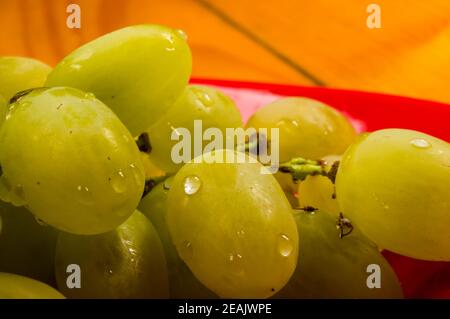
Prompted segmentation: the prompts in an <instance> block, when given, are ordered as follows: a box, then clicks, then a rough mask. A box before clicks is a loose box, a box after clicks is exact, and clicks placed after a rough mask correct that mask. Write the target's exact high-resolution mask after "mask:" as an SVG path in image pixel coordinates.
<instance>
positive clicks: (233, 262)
mask: <svg viewBox="0 0 450 319" xmlns="http://www.w3.org/2000/svg"><path fill="white" fill-rule="evenodd" d="M227 262H228V265H229V267H230V269H231V271H232V272H233V273H235V274H242V272H243V269H242V255H240V254H229V255H228V257H227Z"/></svg>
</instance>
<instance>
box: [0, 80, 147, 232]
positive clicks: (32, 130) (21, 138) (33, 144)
mask: <svg viewBox="0 0 450 319" xmlns="http://www.w3.org/2000/svg"><path fill="white" fill-rule="evenodd" d="M0 163H1V167H2V171H3V174H2V175H1V177H0V197H1V198H2V199H3V200H5V201H8V202H11V203H12V204H14V205H16V206H20V205H27V208H29V209H30V211H31V212H32V213H33V214H34V215H35V216H37V217H38V218H39V219H41V220H42V221H43V222H45V223H46V224H49V225H51V226H53V227H56V228H58V229H60V230H63V231H67V232H71V233H76V234H86V235H88V234H98V233H102V232H107V231H110V230H112V229H114V228H116V227H117V226H118V225H120V224H121V223H122V222H124V221H125V220H126V219H127V218H128V217H129V216H130V215H131V214H132V213H133V211H134V210H135V208H136V207H137V205H138V203H139V200H140V198H141V195H142V191H143V189H144V169H143V166H142V163H141V160H140V154H139V150H138V148H137V146H136V144H135V142H134V140H133V138H132V136H131V135H130V133H129V132H128V130H127V129H126V128H125V126H123V124H122V123H121V122H120V121H119V119H118V118H117V117H116V116H115V115H114V113H113V112H111V110H110V109H108V108H107V107H106V106H105V105H104V104H103V103H102V102H100V101H99V100H97V99H95V98H94V97H93V96H92V94H89V93H88V94H85V93H83V92H81V91H79V90H76V89H72V88H63V87H59V88H49V89H38V90H34V91H32V92H31V93H29V94H27V95H25V96H23V97H22V98H20V99H19V100H18V101H17V102H16V103H14V104H12V105H10V110H9V112H8V115H7V117H6V120H5V122H4V123H3V125H2V127H1V132H0Z"/></svg>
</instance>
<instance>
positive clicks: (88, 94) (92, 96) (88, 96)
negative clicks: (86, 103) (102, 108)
mask: <svg viewBox="0 0 450 319" xmlns="http://www.w3.org/2000/svg"><path fill="white" fill-rule="evenodd" d="M84 97H85V98H86V99H90V100H92V99H95V95H94V93H91V92H87V93H85V94H84Z"/></svg>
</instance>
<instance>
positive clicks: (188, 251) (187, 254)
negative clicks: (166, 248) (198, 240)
mask: <svg viewBox="0 0 450 319" xmlns="http://www.w3.org/2000/svg"><path fill="white" fill-rule="evenodd" d="M193 254H194V250H193V248H192V244H191V242H190V241H187V240H185V241H184V242H183V243H182V244H181V248H180V255H181V258H182V259H183V260H185V261H187V260H189V259H191V258H192V256H193Z"/></svg>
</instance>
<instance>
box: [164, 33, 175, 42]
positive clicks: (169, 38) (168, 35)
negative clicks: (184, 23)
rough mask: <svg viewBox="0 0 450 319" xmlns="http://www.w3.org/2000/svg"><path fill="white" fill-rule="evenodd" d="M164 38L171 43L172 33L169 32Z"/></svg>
mask: <svg viewBox="0 0 450 319" xmlns="http://www.w3.org/2000/svg"><path fill="white" fill-rule="evenodd" d="M166 39H167V40H168V41H169V42H170V43H171V44H174V43H175V40H174V39H173V35H171V34H166Z"/></svg>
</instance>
